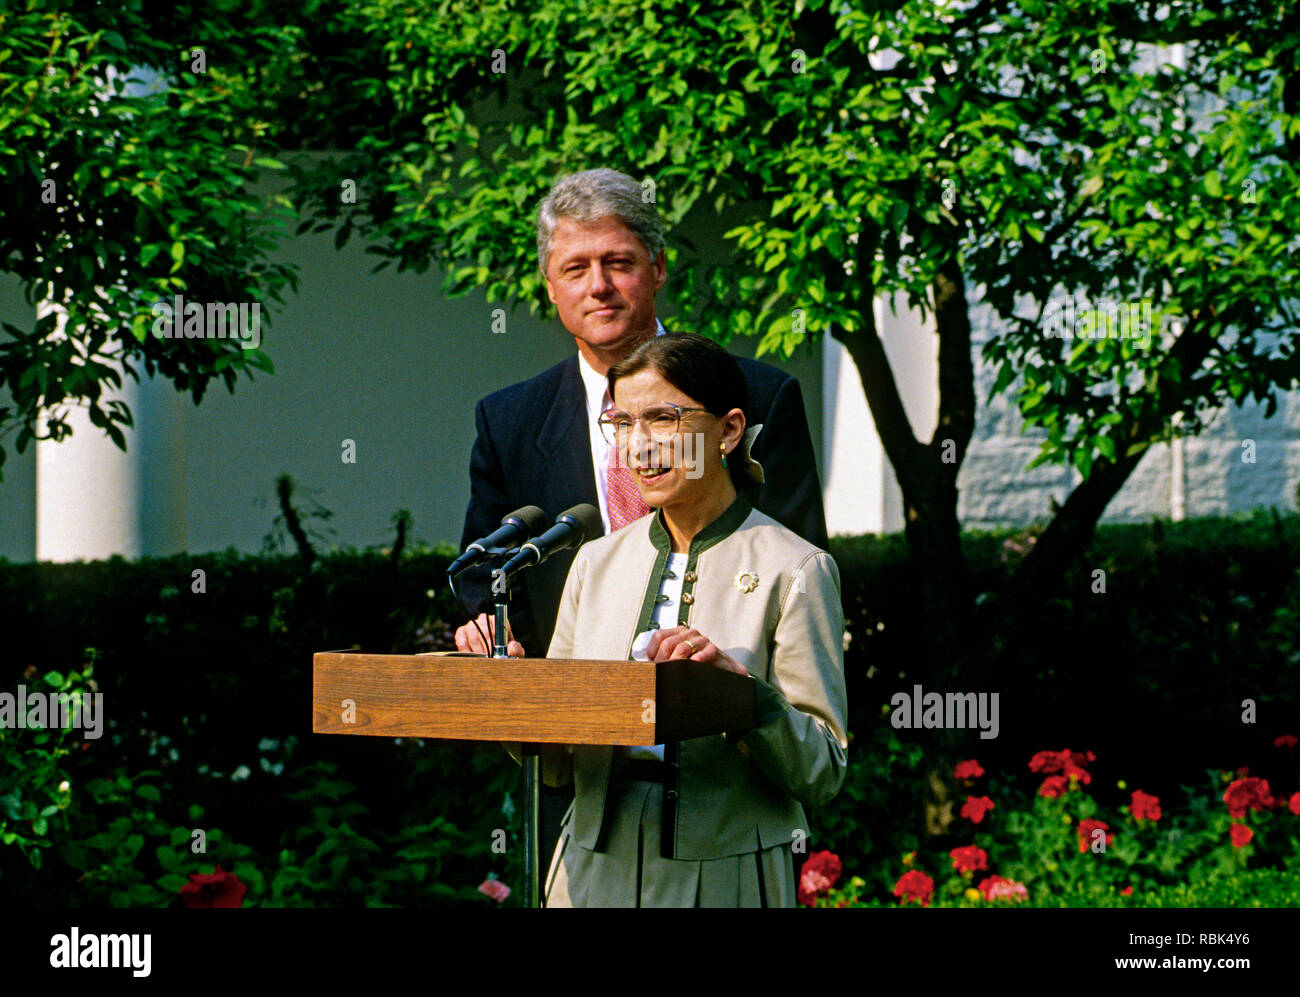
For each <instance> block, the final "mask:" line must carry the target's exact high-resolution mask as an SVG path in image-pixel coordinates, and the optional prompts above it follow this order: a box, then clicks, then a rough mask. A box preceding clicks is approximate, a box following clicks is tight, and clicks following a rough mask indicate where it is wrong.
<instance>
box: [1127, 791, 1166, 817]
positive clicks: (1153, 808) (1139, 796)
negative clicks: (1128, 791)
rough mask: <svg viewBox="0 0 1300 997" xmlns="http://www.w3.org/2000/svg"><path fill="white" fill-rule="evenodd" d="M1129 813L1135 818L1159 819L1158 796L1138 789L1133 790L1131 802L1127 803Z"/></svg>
mask: <svg viewBox="0 0 1300 997" xmlns="http://www.w3.org/2000/svg"><path fill="white" fill-rule="evenodd" d="M1129 813H1131V814H1132V815H1133V817H1134V818H1135V819H1137V820H1159V819H1160V797H1158V796H1152V795H1151V794H1150V793H1144V792H1142V790H1140V789H1137V790H1134V791H1133V802H1132V803H1131V804H1130V805H1129Z"/></svg>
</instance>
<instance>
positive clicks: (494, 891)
mask: <svg viewBox="0 0 1300 997" xmlns="http://www.w3.org/2000/svg"><path fill="white" fill-rule="evenodd" d="M478 891H479V892H480V893H482V894H483V895H484V896H489V897H491V898H492V899H493V900H495V901H496V902H497V903H504V902H505V899H506V897H508V896H510V887H508V886H506V884H505V883H503V882H501V880H499V879H485V880H483V882H481V883H479V884H478Z"/></svg>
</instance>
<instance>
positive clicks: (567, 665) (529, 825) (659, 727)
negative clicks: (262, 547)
mask: <svg viewBox="0 0 1300 997" xmlns="http://www.w3.org/2000/svg"><path fill="white" fill-rule="evenodd" d="M754 720H755V701H754V683H753V681H752V680H751V679H749V678H748V677H747V676H744V675H736V674H734V673H732V672H727V671H723V670H722V669H720V668H715V667H713V666H712V665H704V664H701V663H700V662H698V661H691V660H689V659H678V660H675V661H662V662H657V663H656V662H653V661H583V660H562V659H548V658H502V657H486V656H483V655H477V654H463V653H456V652H453V653H449V654H364V653H360V652H353V651H322V652H319V653H317V654H316V655H315V656H314V658H313V668H312V731H313V733H316V734H361V735H370V736H372V737H427V738H446V739H449V740H465V741H518V742H522V743H523V744H524V749H525V756H526V757H525V765H524V773H525V792H524V801H525V808H524V817H525V821H524V823H525V839H526V840H525V848H526V849H527V851H526V853H525V856H524V904H525V906H533V907H539V906H541V900H542V898H541V896H540V890H539V871H540V870H539V865H540V863H539V861H538V858H539V857H538V855H537V824H538V819H537V818H538V809H539V805H538V778H537V765H536V760H537V752H538V746H539V745H540V744H543V743H547V744H607V745H636V744H663V743H666V742H669V741H683V740H686V739H688V738H693V737H704V736H706V735H709V734H719V733H722V732H723V731H741V730H748V729H749V728H751V727H753V726H754ZM530 763H531V764H530Z"/></svg>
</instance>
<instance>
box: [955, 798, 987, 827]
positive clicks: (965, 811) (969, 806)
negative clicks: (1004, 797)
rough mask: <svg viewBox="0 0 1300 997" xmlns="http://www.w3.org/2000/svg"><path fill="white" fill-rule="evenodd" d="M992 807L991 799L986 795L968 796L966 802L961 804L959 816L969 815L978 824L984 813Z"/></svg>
mask: <svg viewBox="0 0 1300 997" xmlns="http://www.w3.org/2000/svg"><path fill="white" fill-rule="evenodd" d="M992 809H993V801H992V800H990V799H989V798H988V797H987V796H968V797H966V802H965V803H963V804H962V805H961V812H960V813H959V814H958V816H960V817H969V818H970V819H971V820H972V821H974V822H975V823H976V824H978V823H979V822H980V821H982V820H983V819H984V815H985V814H986V813H988V812H989V811H990V810H992Z"/></svg>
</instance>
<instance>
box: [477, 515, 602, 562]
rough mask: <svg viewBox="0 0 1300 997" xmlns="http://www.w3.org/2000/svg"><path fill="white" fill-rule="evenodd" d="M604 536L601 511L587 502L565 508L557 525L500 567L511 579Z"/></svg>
mask: <svg viewBox="0 0 1300 997" xmlns="http://www.w3.org/2000/svg"><path fill="white" fill-rule="evenodd" d="M604 533H605V524H604V523H603V522H601V519H600V510H599V509H597V508H596V507H595V506H594V505H591V504H589V503H587V502H582V503H579V504H578V505H575V506H574V507H573V508H572V509H566V510H565V511H564V512H562V513H560V514H559V515H558V516H556V517H555V525H554V526H552V527H551V528H550V529H549V530H547V531H546V532H545V533H543V534H542V535H541V536H540V537H538V538H537V539H535V540H530V541H529V542H528V543H526V544H524V545H523V546H522V547H520V548H519V551H518V552H517V553H516V554H515V555H514V556H513V557H511V558H510V560H508V561H506V563H505V564H503V565H502V566H501V573H502V574H503V575H504V576H505V577H507V578H508V577H510V576H511V575H513V574H515V573H516V572H519V571H522V570H523V569H524V568H528V567H532V566H533V565H535V564H541V563H542V562H543V561H545V560H546V559H547V558H548V557H550V556H551V555H552V554H558V553H559V552H560V551H562V550H568V549H569V548H570V547H581V546H582V545H583V544H584V543H586V542H587V541H588V540H595V539H596V538H597V537H599V536H603V535H604Z"/></svg>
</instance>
